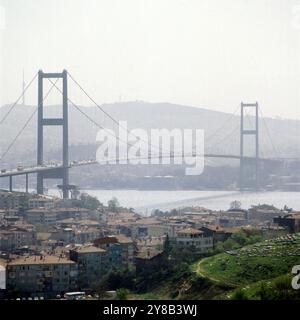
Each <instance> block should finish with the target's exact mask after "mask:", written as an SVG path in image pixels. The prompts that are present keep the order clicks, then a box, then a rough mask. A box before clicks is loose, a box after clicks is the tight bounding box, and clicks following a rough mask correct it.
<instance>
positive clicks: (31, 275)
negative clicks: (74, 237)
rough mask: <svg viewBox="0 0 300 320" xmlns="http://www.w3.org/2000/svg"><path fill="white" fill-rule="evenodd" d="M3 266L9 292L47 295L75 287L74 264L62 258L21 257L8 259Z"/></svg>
mask: <svg viewBox="0 0 300 320" xmlns="http://www.w3.org/2000/svg"><path fill="white" fill-rule="evenodd" d="M5 268H6V288H7V290H8V291H10V292H16V293H20V294H22V295H26V294H27V295H31V296H44V297H45V298H51V297H54V296H55V295H57V294H62V293H63V292H67V291H73V290H76V289H77V275H78V269H77V264H76V263H75V262H74V261H71V260H69V259H67V258H64V257H57V256H49V255H44V256H23V257H19V258H16V259H13V260H11V261H8V262H7V263H6V265H5Z"/></svg>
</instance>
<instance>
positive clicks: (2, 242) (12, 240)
mask: <svg viewBox="0 0 300 320" xmlns="http://www.w3.org/2000/svg"><path fill="white" fill-rule="evenodd" d="M34 244H36V231H35V229H34V228H32V226H26V225H24V227H22V226H20V227H19V226H14V225H11V226H8V227H5V228H2V229H1V228H0V250H2V251H13V250H15V249H17V248H20V247H22V246H28V245H34Z"/></svg>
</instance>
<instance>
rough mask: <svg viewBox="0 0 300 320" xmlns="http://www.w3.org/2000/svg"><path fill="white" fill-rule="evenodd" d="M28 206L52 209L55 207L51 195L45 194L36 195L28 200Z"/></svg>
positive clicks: (30, 207)
mask: <svg viewBox="0 0 300 320" xmlns="http://www.w3.org/2000/svg"><path fill="white" fill-rule="evenodd" d="M28 208H29V209H34V208H45V209H52V208H54V199H53V198H52V197H51V198H50V197H45V196H36V197H33V198H31V199H29V200H28Z"/></svg>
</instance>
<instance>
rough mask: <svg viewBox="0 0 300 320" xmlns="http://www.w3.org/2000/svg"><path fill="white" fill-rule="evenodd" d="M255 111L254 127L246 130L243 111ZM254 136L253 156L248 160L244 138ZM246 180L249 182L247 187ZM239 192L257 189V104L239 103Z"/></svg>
mask: <svg viewBox="0 0 300 320" xmlns="http://www.w3.org/2000/svg"><path fill="white" fill-rule="evenodd" d="M246 109H254V110H255V125H254V128H246V126H245V121H244V120H245V110H246ZM246 136H254V138H255V143H254V145H255V155H254V158H252V159H249V157H246V156H245V137H246ZM253 169H254V170H253ZM247 180H248V181H249V180H250V181H251V183H250V185H249V184H248V185H247ZM239 182H240V183H239V187H240V190H241V191H242V190H245V189H246V188H247V189H250V188H251V189H253V188H254V189H255V190H258V189H259V124H258V102H256V103H243V102H242V103H241V131H240V179H239Z"/></svg>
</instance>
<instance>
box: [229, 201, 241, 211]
mask: <svg viewBox="0 0 300 320" xmlns="http://www.w3.org/2000/svg"><path fill="white" fill-rule="evenodd" d="M241 207H242V203H241V202H240V201H232V202H231V203H230V210H240V209H241Z"/></svg>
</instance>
